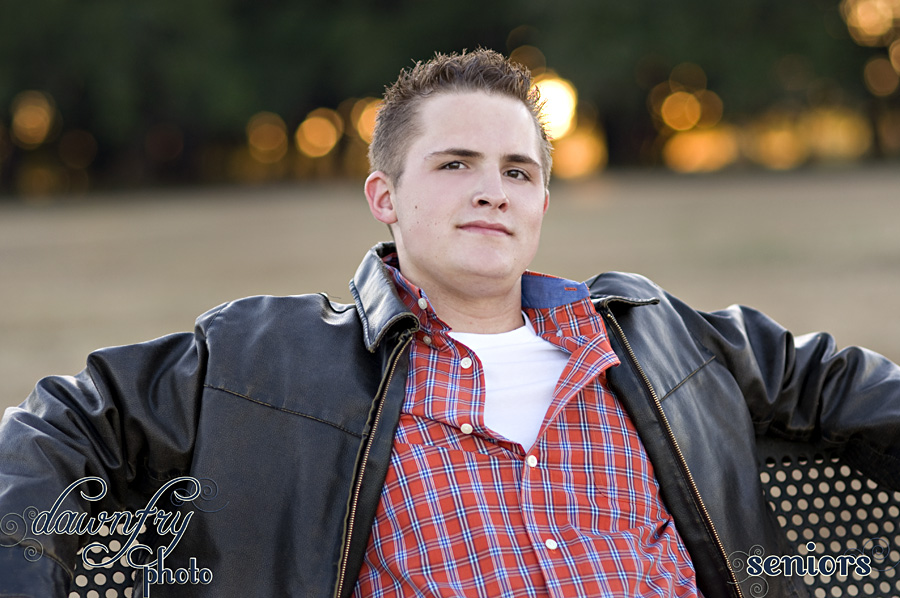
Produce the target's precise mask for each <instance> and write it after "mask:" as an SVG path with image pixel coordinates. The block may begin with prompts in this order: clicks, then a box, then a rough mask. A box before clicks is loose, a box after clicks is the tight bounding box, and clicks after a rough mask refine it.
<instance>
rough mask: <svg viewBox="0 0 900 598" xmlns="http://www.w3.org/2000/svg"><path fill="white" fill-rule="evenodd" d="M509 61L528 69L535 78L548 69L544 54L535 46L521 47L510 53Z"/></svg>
mask: <svg viewBox="0 0 900 598" xmlns="http://www.w3.org/2000/svg"><path fill="white" fill-rule="evenodd" d="M509 60H510V62H515V63H517V64H521V65H522V66H524V67H526V68H527V69H528V70H529V71H531V74H532V75H533V76H535V77H537V76H538V75H540V74H541V73H542V72H543V71H544V70H545V69H546V68H547V59H546V58H545V57H544V53H543V52H541V51H540V50H539V49H538V48H536V47H534V46H528V45H525V46H519V47H518V48H516V49H515V50H513V51H512V52H511V53H510V55H509Z"/></svg>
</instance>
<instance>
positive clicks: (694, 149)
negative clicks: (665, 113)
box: [663, 126, 740, 173]
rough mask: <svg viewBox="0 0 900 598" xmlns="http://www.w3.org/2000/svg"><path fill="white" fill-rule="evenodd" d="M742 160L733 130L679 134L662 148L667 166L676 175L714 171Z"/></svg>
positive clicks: (705, 130) (696, 130) (706, 130)
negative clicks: (677, 173) (679, 173)
mask: <svg viewBox="0 0 900 598" xmlns="http://www.w3.org/2000/svg"><path fill="white" fill-rule="evenodd" d="M739 157H740V146H739V142H738V134H737V131H736V130H735V128H734V127H725V126H723V127H717V128H711V129H695V130H693V131H684V132H681V133H676V134H675V135H673V136H672V137H670V138H669V139H668V140H667V141H666V144H665V145H664V146H663V160H664V161H665V163H666V166H668V167H669V168H671V169H672V170H675V171H677V172H686V173H695V172H714V171H716V170H721V169H723V168H725V167H726V166H729V165H731V164H733V163H734V162H736V161H737V160H738V158H739Z"/></svg>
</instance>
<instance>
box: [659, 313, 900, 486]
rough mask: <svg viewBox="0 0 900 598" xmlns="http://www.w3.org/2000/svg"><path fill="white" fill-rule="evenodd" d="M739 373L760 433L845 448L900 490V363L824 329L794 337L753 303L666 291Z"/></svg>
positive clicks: (854, 460)
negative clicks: (709, 309) (695, 301)
mask: <svg viewBox="0 0 900 598" xmlns="http://www.w3.org/2000/svg"><path fill="white" fill-rule="evenodd" d="M667 299H668V300H669V301H670V302H671V303H672V304H673V305H674V307H675V309H677V310H678V311H679V312H680V313H681V315H682V317H683V318H684V319H685V320H686V321H688V322H690V324H691V328H692V331H693V333H694V334H695V335H696V336H697V338H698V340H699V341H700V343H701V344H703V345H704V346H705V347H707V349H709V350H710V351H712V352H713V353H714V354H715V356H716V358H717V359H719V360H721V361H722V362H723V363H724V364H725V366H726V367H727V368H728V370H729V371H730V372H731V373H732V375H733V376H734V377H735V380H736V381H737V383H738V385H739V386H740V387H741V390H742V392H743V394H744V398H745V399H746V401H747V405H748V408H749V410H750V414H751V417H752V419H753V423H754V425H755V427H756V431H757V434H768V435H773V436H777V437H780V438H784V439H787V440H792V441H802V442H812V443H822V444H825V445H827V446H832V447H837V448H840V449H841V450H842V451H843V453H844V457H845V458H846V459H848V460H849V461H850V462H851V463H852V464H853V465H855V466H856V467H857V468H859V469H860V470H861V471H863V472H864V473H866V474H867V475H868V476H869V477H871V478H872V479H874V480H876V481H878V482H880V483H882V484H886V485H887V486H889V487H891V488H894V489H900V367H898V366H897V364H894V363H892V362H891V361H890V360H888V359H886V358H885V357H883V356H881V355H879V354H877V353H875V352H873V351H869V350H867V349H863V348H860V347H848V348H845V349H843V350H837V348H836V346H835V342H834V339H833V338H832V337H831V336H830V335H828V334H824V333H816V334H808V335H804V336H799V337H794V336H793V335H792V334H791V333H790V332H788V331H787V330H785V329H784V328H783V327H782V326H780V325H779V324H777V323H775V322H774V321H773V320H771V319H770V318H769V317H767V316H765V315H764V314H762V313H760V312H759V311H756V310H754V309H751V308H748V307H743V306H732V307H730V308H728V309H725V310H722V311H718V312H713V313H702V312H696V311H694V310H692V309H691V308H689V307H687V306H686V305H684V304H683V303H681V302H680V301H678V300H677V299H674V298H672V297H671V296H667Z"/></svg>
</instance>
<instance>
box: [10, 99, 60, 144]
mask: <svg viewBox="0 0 900 598" xmlns="http://www.w3.org/2000/svg"><path fill="white" fill-rule="evenodd" d="M55 112H56V109H55V108H54V105H53V99H52V98H51V97H50V96H49V95H47V94H45V93H43V92H41V91H35V90H30V91H23V92H21V93H20V94H18V95H17V96H16V97H15V98H14V99H13V101H12V127H11V129H12V136H13V140H14V141H15V142H16V144H17V145H18V146H19V147H21V148H23V149H35V148H36V147H38V146H40V145H41V144H42V143H44V142H45V141H46V140H47V138H48V137H49V135H50V132H51V130H52V127H53V123H54V118H55Z"/></svg>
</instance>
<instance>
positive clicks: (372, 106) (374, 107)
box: [350, 98, 381, 143]
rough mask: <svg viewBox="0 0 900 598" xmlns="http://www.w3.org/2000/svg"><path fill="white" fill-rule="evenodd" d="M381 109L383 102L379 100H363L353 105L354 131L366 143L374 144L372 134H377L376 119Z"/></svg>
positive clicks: (351, 117) (352, 119) (351, 115)
mask: <svg viewBox="0 0 900 598" xmlns="http://www.w3.org/2000/svg"><path fill="white" fill-rule="evenodd" d="M379 108H381V100H380V99H379V98H363V99H361V100H359V101H358V102H356V103H355V104H354V105H353V110H351V111H350V120H351V122H352V123H353V130H355V131H356V134H357V135H359V137H360V139H362V140H363V141H365V142H366V143H371V142H372V134H373V133H374V132H375V119H376V117H377V116H378V109H379Z"/></svg>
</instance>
